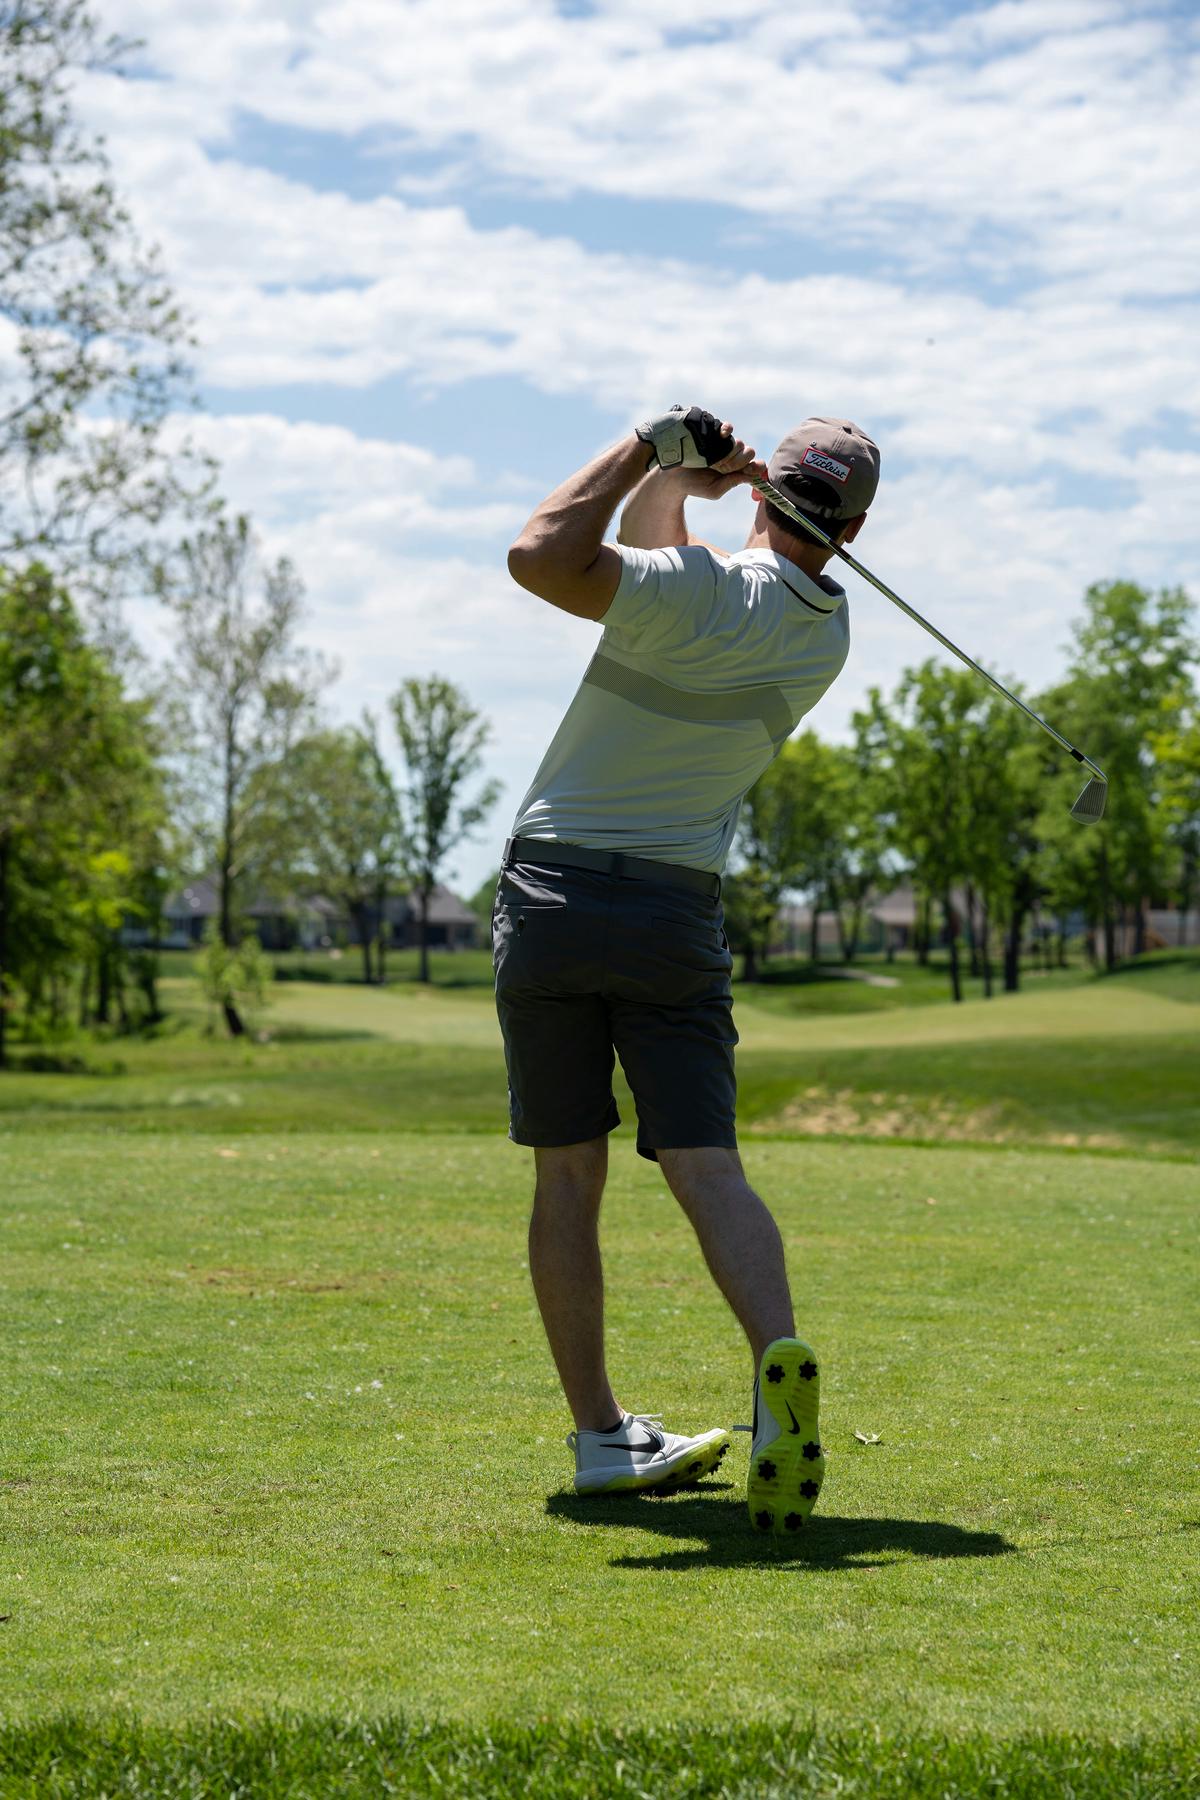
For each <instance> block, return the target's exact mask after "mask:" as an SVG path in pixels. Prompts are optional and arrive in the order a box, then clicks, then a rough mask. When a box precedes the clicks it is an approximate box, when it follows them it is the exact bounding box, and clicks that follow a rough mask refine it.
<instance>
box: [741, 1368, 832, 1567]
mask: <svg viewBox="0 0 1200 1800" xmlns="http://www.w3.org/2000/svg"><path fill="white" fill-rule="evenodd" d="M820 1393H821V1377H820V1371H819V1370H818V1368H817V1359H816V1357H815V1356H814V1354H813V1352H812V1351H811V1350H810V1348H809V1346H808V1345H807V1344H805V1343H802V1342H801V1340H800V1339H799V1338H776V1339H775V1342H774V1343H773V1344H768V1345H767V1347H766V1349H765V1350H764V1351H763V1354H762V1360H761V1362H760V1363H759V1365H758V1379H757V1380H756V1381H755V1383H754V1423H753V1425H752V1426H751V1427H750V1430H751V1439H750V1444H751V1449H750V1473H749V1476H748V1477H747V1481H746V1500H747V1503H748V1505H749V1508H750V1521H751V1523H752V1525H753V1526H754V1528H755V1530H756V1531H773V1532H778V1533H780V1534H786V1533H787V1532H790V1531H799V1529H800V1527H801V1526H802V1525H803V1523H804V1521H805V1519H807V1517H808V1515H809V1513H810V1512H811V1511H812V1509H813V1507H814V1506H815V1505H816V1502H817V1495H818V1494H819V1493H820V1491H821V1483H822V1481H823V1480H824V1478H825V1454H824V1452H823V1450H822V1449H821V1438H820V1433H819V1431H818V1428H817V1406H818V1401H819V1399H820ZM743 1429H744V1427H743Z"/></svg>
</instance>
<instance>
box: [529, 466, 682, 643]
mask: <svg viewBox="0 0 1200 1800" xmlns="http://www.w3.org/2000/svg"><path fill="white" fill-rule="evenodd" d="M651 454H652V452H651V450H650V448H649V447H648V446H647V445H646V444H644V443H643V442H642V441H641V439H640V438H637V437H634V436H633V434H632V433H630V435H629V436H628V437H627V438H623V439H622V441H621V442H620V443H619V444H614V445H613V447H612V449H611V450H605V451H604V452H603V454H602V455H600V456H597V457H596V458H594V460H593V461H592V462H590V463H588V464H587V465H586V467H584V468H582V469H580V470H579V471H578V473H577V474H575V475H571V476H569V477H568V478H567V480H566V481H564V482H562V483H561V484H560V485H559V486H558V487H556V488H555V490H554V492H553V493H552V494H548V495H547V497H546V498H545V499H544V500H543V501H542V504H541V505H540V506H539V507H538V508H537V510H536V511H535V512H534V513H533V515H532V517H531V518H530V520H529V523H528V524H527V525H526V527H525V529H524V531H522V533H521V535H520V537H518V538H517V540H516V542H515V543H514V544H513V546H512V549H511V550H510V551H509V553H508V572H509V574H510V575H511V576H512V578H513V580H514V581H516V582H519V583H520V585H521V586H522V587H523V588H528V589H529V592H530V593H531V594H537V595H538V597H539V598H540V599H542V600H549V601H550V602H551V604H552V605H554V606H561V607H562V609H563V611H564V612H569V613H574V614H575V615H576V617H577V618H580V619H602V618H603V617H604V615H605V613H606V612H607V611H608V609H609V606H610V605H611V603H612V597H613V595H614V594H615V593H616V591H617V583H618V582H619V581H620V579H621V559H620V557H619V556H618V555H617V553H616V551H615V550H614V549H612V548H611V546H610V545H608V544H606V543H605V542H604V541H603V540H604V533H605V531H606V530H607V528H608V522H609V520H610V519H611V518H612V516H613V513H614V511H615V510H616V507H617V505H618V503H619V502H620V501H621V500H623V499H624V497H625V495H626V494H627V493H628V492H629V490H630V488H632V487H635V486H636V485H637V483H638V482H639V481H640V480H641V478H642V476H643V475H644V474H645V473H646V459H647V457H648V456H650V455H651Z"/></svg>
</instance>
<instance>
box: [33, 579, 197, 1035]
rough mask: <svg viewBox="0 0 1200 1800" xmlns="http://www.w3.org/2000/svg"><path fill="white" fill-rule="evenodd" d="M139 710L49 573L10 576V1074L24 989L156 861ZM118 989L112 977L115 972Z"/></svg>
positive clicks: (104, 927)
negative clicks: (15, 1013) (13, 1028)
mask: <svg viewBox="0 0 1200 1800" xmlns="http://www.w3.org/2000/svg"><path fill="white" fill-rule="evenodd" d="M156 747H157V746H156V742H155V738H154V733H153V730H152V726H151V721H150V716H149V702H147V701H144V700H133V699H130V698H129V697H128V696H127V695H126V694H125V693H124V691H123V688H122V685H121V681H120V678H119V676H118V675H117V673H116V671H115V670H114V669H113V668H112V666H111V664H110V663H109V661H108V659H107V658H106V657H105V655H104V654H103V652H102V651H100V650H98V649H96V648H95V647H93V646H92V645H90V644H88V643H87V641H86V639H85V636H84V632H83V627H82V624H81V621H80V619H79V615H78V613H77V611H76V609H75V607H74V606H73V604H72V602H71V600H70V598H69V596H68V595H67V594H66V593H65V591H64V590H63V589H62V588H61V587H60V586H58V585H57V584H56V582H55V580H54V578H53V576H52V575H51V573H50V571H49V570H48V569H46V568H44V567H42V566H40V565H34V566H32V567H30V568H28V569H26V570H24V571H21V572H19V573H12V572H9V573H4V572H0V1065H2V1064H3V1062H4V1056H5V1036H6V1024H7V1019H8V1015H9V1012H10V1010H11V1008H12V1006H13V1003H14V987H15V985H17V984H19V985H21V986H23V987H24V989H25V991H26V994H27V996H28V995H30V994H32V995H35V996H37V995H40V994H41V992H42V990H43V989H44V988H45V986H46V985H47V983H48V982H50V981H51V980H52V979H53V978H54V977H55V976H56V974H57V973H58V972H60V971H62V970H63V969H64V968H65V967H68V966H69V965H70V964H71V963H73V962H74V961H75V960H77V959H78V958H79V957H80V956H81V955H86V954H87V953H88V949H89V943H92V944H94V942H95V941H96V937H97V935H98V934H100V933H102V934H103V937H104V940H105V942H106V943H111V941H112V939H113V937H114V935H115V931H116V928H117V926H118V925H119V923H120V920H119V919H118V917H117V913H118V911H119V909H120V908H121V906H122V905H123V904H124V903H125V902H126V901H127V900H128V896H129V886H130V882H131V880H132V879H133V876H134V872H135V870H136V869H137V868H138V867H139V866H140V864H139V859H140V863H141V864H144V863H145V862H147V861H153V859H154V856H155V846H156V843H157V834H158V831H159V829H160V827H161V813H160V811H159V810H158V809H160V808H161V805H162V783H161V776H160V772H159V770H158V766H157V763H156V761H155V751H156ZM110 980H111V965H110Z"/></svg>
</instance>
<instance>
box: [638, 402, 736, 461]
mask: <svg viewBox="0 0 1200 1800" xmlns="http://www.w3.org/2000/svg"><path fill="white" fill-rule="evenodd" d="M637 435H638V437H639V438H640V439H641V440H642V442H643V444H649V445H650V448H651V450H652V452H653V454H652V455H651V458H650V462H649V464H648V465H647V466H648V467H650V468H653V467H654V466H655V465H657V466H658V467H659V468H660V469H709V468H711V467H712V466H713V464H714V463H718V462H722V461H724V460H725V459H726V458H727V457H728V455H729V453H730V451H731V449H732V448H733V446H734V444H735V443H736V444H737V447H738V449H739V450H741V449H743V448H744V445H743V444H742V442H741V440H740V439H735V438H734V436H733V426H732V425H729V424H725V425H722V424H721V422H720V420H719V419H717V418H715V417H714V416H713V414H712V413H710V412H705V411H704V410H703V408H702V407H699V406H692V407H688V408H687V410H686V411H685V410H684V408H683V407H682V406H673V407H672V408H671V410H670V412H666V413H660V414H659V416H658V417H657V418H656V419H647V420H646V422H645V424H644V425H639V426H638V428H637Z"/></svg>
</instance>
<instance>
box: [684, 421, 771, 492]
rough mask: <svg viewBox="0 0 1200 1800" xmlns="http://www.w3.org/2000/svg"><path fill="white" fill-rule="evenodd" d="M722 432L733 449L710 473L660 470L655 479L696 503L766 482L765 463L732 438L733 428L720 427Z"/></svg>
mask: <svg viewBox="0 0 1200 1800" xmlns="http://www.w3.org/2000/svg"><path fill="white" fill-rule="evenodd" d="M721 429H722V431H725V432H728V433H729V434H730V437H729V440H728V441H730V442H732V445H733V448H732V449H731V450H730V451H729V454H728V455H727V456H723V457H722V458H721V460H720V462H715V463H714V464H713V465H712V467H711V469H688V468H682V469H666V470H662V471H660V474H659V477H658V479H659V480H662V481H669V482H670V483H671V485H672V486H673V487H674V488H676V490H677V491H678V492H679V493H680V494H682V495H685V496H687V497H688V498H695V499H697V500H719V499H720V498H721V496H722V495H723V494H727V493H729V491H730V489H731V488H735V487H738V486H739V485H741V484H743V483H748V482H751V481H765V480H766V478H767V465H766V463H765V462H760V461H759V460H758V458H757V457H756V455H755V453H754V451H753V450H752V449H750V448H748V447H747V445H745V444H743V443H742V440H741V439H740V438H734V437H733V436H732V432H733V427H732V426H730V425H723V426H722V427H721Z"/></svg>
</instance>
